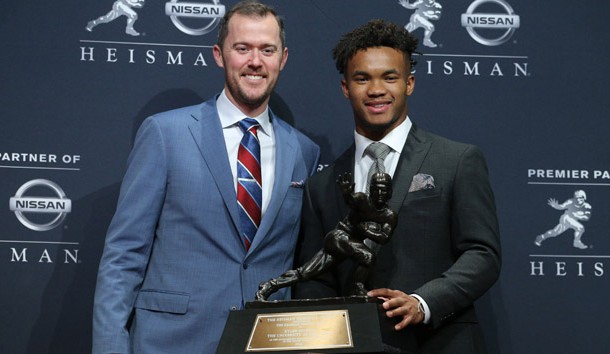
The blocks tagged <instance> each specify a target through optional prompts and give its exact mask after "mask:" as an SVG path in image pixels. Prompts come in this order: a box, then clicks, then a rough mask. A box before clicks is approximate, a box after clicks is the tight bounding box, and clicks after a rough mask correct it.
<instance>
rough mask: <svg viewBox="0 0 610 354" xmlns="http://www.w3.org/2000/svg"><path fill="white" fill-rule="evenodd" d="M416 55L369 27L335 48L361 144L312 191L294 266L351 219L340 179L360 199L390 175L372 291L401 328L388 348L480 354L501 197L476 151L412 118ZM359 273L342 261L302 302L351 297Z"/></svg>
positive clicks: (303, 288)
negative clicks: (388, 211) (389, 222)
mask: <svg viewBox="0 0 610 354" xmlns="http://www.w3.org/2000/svg"><path fill="white" fill-rule="evenodd" d="M416 45H417V40H416V39H415V38H413V37H412V36H411V35H410V34H409V33H408V32H407V31H406V30H404V29H402V28H401V27H399V26H396V25H394V24H390V23H386V22H384V21H381V20H373V21H371V22H369V23H368V24H366V25H364V26H361V27H359V28H357V29H355V30H354V31H352V32H350V33H348V34H347V35H345V36H344V37H342V39H341V41H340V42H339V44H338V45H337V46H336V47H335V49H334V52H333V55H334V58H335V60H336V65H337V68H338V70H339V72H340V73H341V74H342V75H343V76H342V80H341V87H342V90H343V94H344V95H345V97H346V98H347V99H349V100H350V103H351V106H352V110H353V115H354V121H355V126H356V130H355V134H354V136H355V142H354V144H353V145H352V146H351V147H350V148H349V149H348V150H347V151H346V152H345V153H344V154H343V155H342V156H340V157H339V158H338V159H337V160H336V161H335V163H334V164H333V165H331V166H330V167H328V168H326V169H324V170H323V171H322V172H320V173H318V174H316V175H315V176H313V177H312V178H311V179H310V180H309V181H308V183H307V184H306V187H305V196H304V204H303V217H302V220H301V225H302V234H301V239H300V243H299V246H298V248H297V250H298V251H297V253H298V255H297V265H302V264H304V263H305V262H307V261H308V260H309V259H310V258H311V257H312V256H313V255H314V254H315V253H316V252H318V251H319V250H320V249H321V248H322V247H323V238H324V235H326V234H327V233H328V232H329V231H330V230H332V229H333V228H334V227H335V225H336V224H337V222H338V221H339V220H341V219H342V218H343V217H344V216H345V215H347V213H348V212H349V209H348V207H347V205H345V203H344V201H343V198H342V194H341V191H340V188H339V187H338V185H337V183H336V182H335V181H337V179H338V178H339V176H340V175H342V174H345V173H352V174H353V176H354V180H353V182H354V183H355V190H356V191H357V192H360V191H365V186H366V185H367V184H368V181H367V178H370V177H369V176H371V175H372V173H370V171H373V172H375V173H377V172H379V170H381V172H385V173H388V174H390V175H391V176H392V179H393V194H392V197H391V199H390V201H389V203H388V204H389V206H390V208H392V210H394V211H396V212H397V213H398V222H397V225H396V227H395V229H394V232H393V235H392V237H391V239H390V241H389V242H388V243H387V244H386V245H383V246H382V247H381V248H380V249H379V253H378V255H377V261H376V262H375V263H374V264H373V265H372V266H371V269H370V276H369V277H368V279H367V281H366V282H365V287H366V288H367V289H372V290H370V291H369V292H368V294H367V295H368V296H371V297H377V298H379V299H381V301H382V302H383V305H382V306H383V309H384V310H385V314H386V316H388V317H390V318H393V319H394V320H395V330H396V332H395V336H394V339H395V341H394V342H393V343H389V344H391V345H393V346H396V347H399V348H400V349H401V350H403V351H404V352H408V353H484V352H486V349H485V344H484V341H483V338H482V335H481V331H480V328H479V326H478V323H477V318H476V315H475V312H474V307H473V302H474V301H475V300H476V299H477V298H478V297H480V296H481V295H483V293H485V292H486V291H487V290H488V289H489V288H490V287H491V286H492V284H493V283H494V282H495V281H496V279H497V277H498V275H499V272H500V240H499V231H498V222H497V218H496V211H495V203H494V197H493V193H492V190H491V187H490V183H489V180H488V175H487V167H486V163H485V160H484V158H483V156H482V154H481V152H480V151H479V149H478V148H476V147H475V146H472V145H467V144H462V143H458V142H454V141H450V140H448V139H445V138H442V137H439V136H437V135H434V134H431V133H428V132H426V131H424V130H422V129H420V128H418V127H417V126H416V125H415V124H413V123H412V121H411V119H410V118H409V116H408V115H407V111H408V110H407V97H408V96H410V95H411V94H412V93H413V89H414V85H415V77H414V76H413V75H412V68H413V65H414V64H415V63H414V61H413V60H412V57H411V56H412V54H413V53H414V52H415V50H416ZM372 247H373V246H372ZM357 268H358V264H357V263H356V262H354V261H353V260H350V259H348V260H345V261H343V262H341V263H340V264H339V265H338V266H337V267H336V268H335V269H334V271H333V272H330V273H326V274H323V275H321V276H319V277H318V278H316V279H315V280H313V281H308V282H302V283H298V284H297V285H296V287H295V297H298V298H319V297H333V296H344V295H349V294H351V293H353V281H352V280H353V275H354V273H355V271H356V269H357ZM413 338H414V339H413Z"/></svg>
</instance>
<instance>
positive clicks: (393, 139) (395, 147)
mask: <svg viewBox="0 0 610 354" xmlns="http://www.w3.org/2000/svg"><path fill="white" fill-rule="evenodd" d="M412 126H413V123H411V119H409V116H407V119H405V120H404V122H402V123H400V125H399V126H397V127H396V128H394V129H392V131H390V132H389V133H388V134H387V135H386V136H384V137H383V139H381V140H379V141H380V142H382V143H384V144H386V145H387V146H389V147H390V148H391V149H392V150H391V151H394V152H397V153H398V154H400V153H401V152H402V148H403V147H404V146H405V143H406V141H407V136H408V135H409V131H410V130H411V127H412ZM354 141H355V143H356V158H357V159H362V157H363V156H364V150H365V149H366V147H367V146H369V144H371V143H373V142H374V140H371V139H369V138H367V137H365V136H364V135H360V134H358V132H357V131H355V130H354ZM356 162H358V161H356Z"/></svg>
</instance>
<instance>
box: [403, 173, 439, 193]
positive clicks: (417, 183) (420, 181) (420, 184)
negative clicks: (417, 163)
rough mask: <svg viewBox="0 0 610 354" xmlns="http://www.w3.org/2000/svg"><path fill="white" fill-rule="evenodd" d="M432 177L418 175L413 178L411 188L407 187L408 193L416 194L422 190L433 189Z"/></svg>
mask: <svg viewBox="0 0 610 354" xmlns="http://www.w3.org/2000/svg"><path fill="white" fill-rule="evenodd" d="M434 187H435V186H434V177H432V176H430V175H427V174H425V173H418V174H416V175H415V176H413V181H411V186H410V187H409V193H410V192H417V191H419V190H422V189H434Z"/></svg>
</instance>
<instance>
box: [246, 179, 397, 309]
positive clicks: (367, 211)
mask: <svg viewBox="0 0 610 354" xmlns="http://www.w3.org/2000/svg"><path fill="white" fill-rule="evenodd" d="M337 184H338V185H339V188H340V189H341V192H342V193H343V198H344V199H345V202H346V203H347V205H348V206H349V208H350V212H349V214H348V215H347V216H346V217H345V218H344V219H343V220H341V221H339V222H338V223H337V226H336V227H335V228H334V229H333V230H331V231H329V232H328V233H327V234H326V236H325V237H324V247H323V249H321V250H320V251H318V253H317V254H316V255H315V256H314V257H313V258H311V259H310V260H309V261H308V262H307V263H305V264H304V265H302V266H301V267H299V268H297V269H292V270H289V271H287V272H285V273H284V274H282V275H280V276H279V277H277V278H273V279H270V280H268V281H266V282H262V283H261V284H260V286H259V290H258V291H257V292H256V300H258V301H265V300H266V299H267V298H268V297H269V295H271V294H273V293H274V292H276V291H278V290H279V289H281V288H284V287H287V286H292V285H294V284H295V283H297V282H301V281H307V280H309V279H312V278H314V277H316V276H318V275H320V274H322V273H324V272H327V271H328V270H330V269H331V268H332V267H334V266H335V265H336V264H337V263H339V262H340V261H342V260H344V259H346V258H351V259H353V260H354V261H356V262H357V263H358V264H359V266H358V268H357V270H356V272H355V274H354V291H353V295H362V296H364V295H366V292H367V291H366V289H365V286H364V283H365V280H366V278H367V277H368V274H369V271H370V267H371V266H372V265H373V264H374V263H375V258H376V250H377V247H378V245H383V244H386V243H387V242H388V241H389V240H390V237H391V236H392V232H393V231H394V228H395V227H396V221H397V214H396V212H394V211H393V210H392V209H390V208H389V207H388V205H387V202H388V200H390V198H391V197H392V177H390V175H388V174H386V173H376V174H374V175H373V176H372V177H371V182H370V188H369V195H367V194H366V193H362V192H358V193H354V183H353V182H352V176H351V173H346V174H342V175H340V176H339V178H338V179H337ZM368 240H370V241H372V242H374V243H370V241H368ZM365 241H367V242H366V243H365Z"/></svg>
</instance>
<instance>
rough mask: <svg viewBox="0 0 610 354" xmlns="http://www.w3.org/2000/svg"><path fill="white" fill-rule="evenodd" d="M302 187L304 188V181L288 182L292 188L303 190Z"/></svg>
mask: <svg viewBox="0 0 610 354" xmlns="http://www.w3.org/2000/svg"><path fill="white" fill-rule="evenodd" d="M303 186H305V181H303V180H300V181H293V182H290V187H292V188H303Z"/></svg>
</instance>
